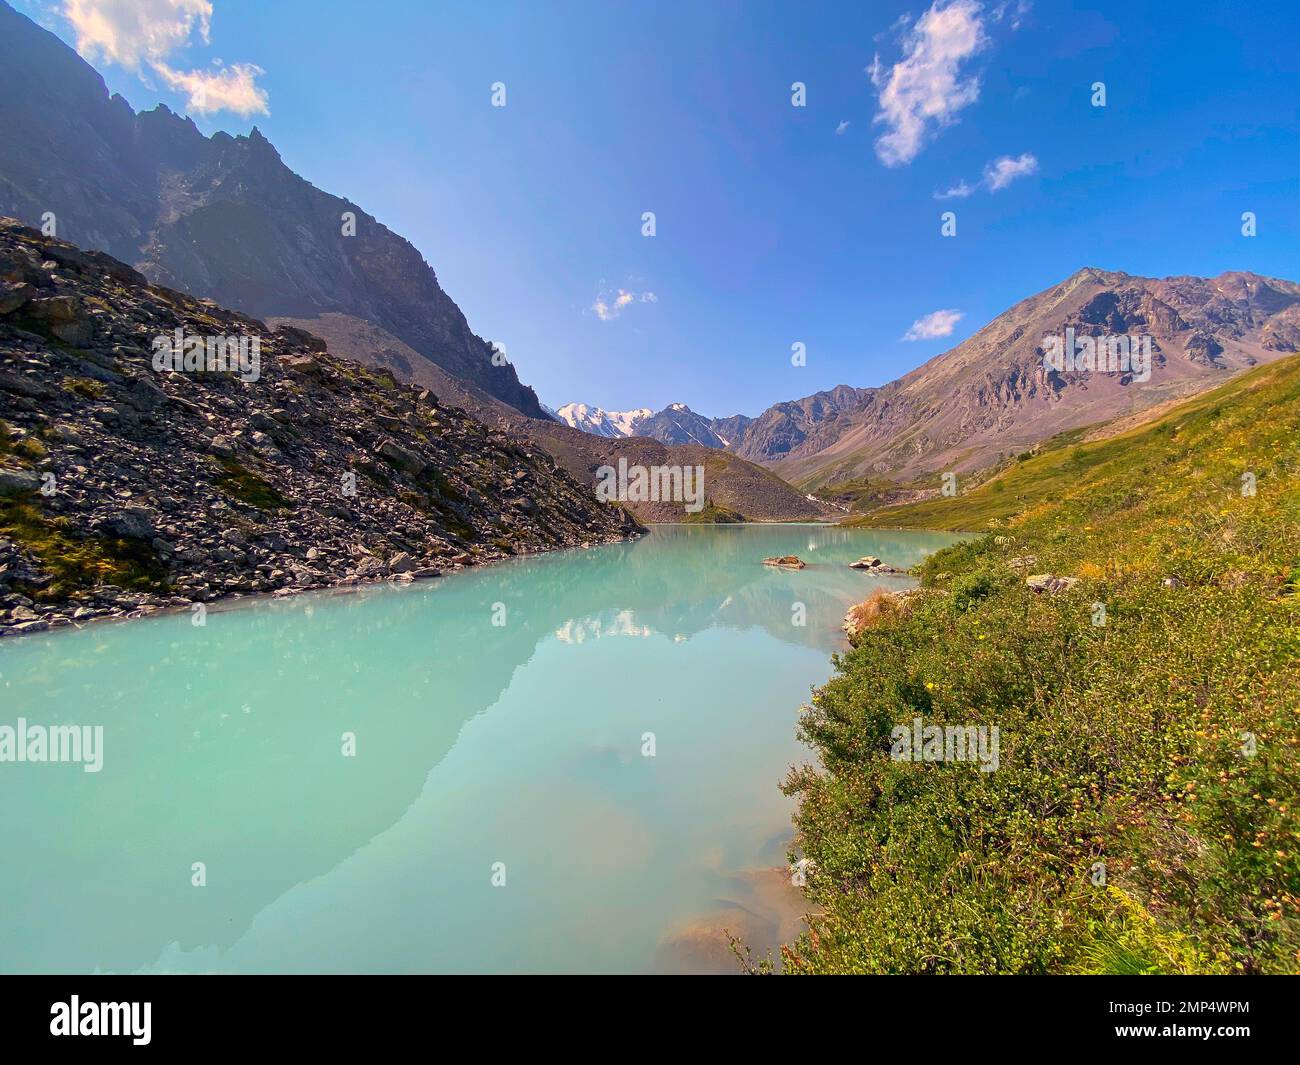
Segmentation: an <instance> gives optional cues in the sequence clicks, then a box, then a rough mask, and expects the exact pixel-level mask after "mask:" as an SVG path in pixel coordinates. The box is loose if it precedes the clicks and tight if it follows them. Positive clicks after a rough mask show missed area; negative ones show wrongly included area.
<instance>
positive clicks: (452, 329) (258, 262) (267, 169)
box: [0, 0, 543, 417]
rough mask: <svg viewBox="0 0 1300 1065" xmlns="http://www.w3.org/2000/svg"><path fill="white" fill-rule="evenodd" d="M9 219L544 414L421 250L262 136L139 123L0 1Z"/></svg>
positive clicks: (67, 51) (0, 181)
mask: <svg viewBox="0 0 1300 1065" xmlns="http://www.w3.org/2000/svg"><path fill="white" fill-rule="evenodd" d="M0 99H3V100H4V102H5V105H4V107H3V108H0V215H11V216H13V217H15V218H18V219H20V220H21V221H24V222H26V223H27V224H29V225H33V226H36V227H40V226H41V225H42V222H43V220H45V219H46V218H47V217H52V218H53V220H54V223H55V225H56V230H55V231H56V233H57V235H58V236H60V237H63V238H65V239H68V240H71V241H72V242H74V243H75V244H77V245H78V246H80V247H83V248H95V249H99V250H103V251H106V252H108V253H109V254H111V255H113V256H114V257H116V258H117V259H120V260H122V261H124V262H127V263H130V264H132V265H133V266H134V267H135V268H137V269H138V270H140V272H141V273H143V274H144V275H145V276H146V277H147V278H148V279H149V280H150V281H153V282H155V283H157V284H162V285H167V286H168V287H171V288H176V289H180V290H183V291H186V292H190V293H193V294H194V295H196V296H199V297H201V298H210V299H213V300H215V301H216V302H217V303H218V304H220V305H221V306H225V307H231V308H235V309H238V310H240V311H243V312H245V313H247V314H251V315H254V316H257V317H259V318H264V317H267V316H271V315H282V316H291V317H298V318H310V317H314V316H317V315H321V314H327V313H341V314H349V315H354V316H356V317H359V318H362V319H365V320H368V321H371V322H374V323H375V324H377V325H379V326H381V327H383V328H384V329H385V330H387V331H388V332H389V333H391V334H392V335H394V336H396V337H399V338H400V339H401V340H402V341H404V342H405V343H406V344H408V345H409V346H410V347H411V349H413V350H414V351H415V352H416V353H417V357H418V358H420V359H421V360H428V361H430V362H432V363H433V364H435V365H437V366H440V367H442V368H443V369H445V370H447V371H448V372H450V373H452V374H455V375H456V376H458V377H461V378H463V379H465V380H467V381H470V382H472V383H473V384H475V385H477V386H478V387H479V388H481V389H483V390H484V391H486V392H487V393H489V394H490V395H492V396H495V397H496V398H497V399H500V400H501V401H503V402H504V403H506V404H508V405H510V406H512V407H514V408H515V409H517V410H519V411H520V412H521V413H523V414H526V415H529V416H531V417H543V414H542V410H541V406H540V404H539V403H538V401H537V396H536V395H535V394H534V392H533V390H532V389H531V388H528V387H526V386H524V385H522V384H521V383H520V381H519V378H518V376H517V374H516V372H515V369H514V367H513V366H511V365H510V363H509V362H508V361H503V360H502V359H501V358H500V357H497V358H494V357H493V356H494V348H493V346H492V345H491V344H489V343H488V342H487V341H486V340H484V339H483V338H481V337H479V336H476V335H475V334H474V332H473V331H472V330H471V329H470V327H469V324H468V323H467V322H466V320H465V316H464V315H463V314H462V313H461V311H460V308H459V307H457V306H456V304H455V303H454V302H452V300H451V299H450V297H448V296H447V294H446V293H445V292H444V291H443V290H442V288H441V286H440V285H439V284H438V279H437V277H436V275H435V274H434V272H433V269H432V268H431V267H430V266H429V264H428V263H426V262H425V261H424V259H423V257H422V256H421V255H420V253H419V252H418V251H417V250H416V249H415V247H414V246H412V245H411V243H410V242H409V241H407V240H405V239H404V238H402V237H401V236H399V235H398V234H396V233H393V232H392V231H391V230H389V229H388V228H387V227H386V226H384V225H382V224H381V223H380V222H379V221H377V220H376V219H375V218H374V217H373V216H372V215H370V214H368V213H366V212H365V211H364V210H363V209H362V208H361V207H360V206H358V205H357V204H355V203H352V202H351V201H349V200H346V199H343V198H341V197H338V196H333V195H330V194H329V193H327V192H324V191H322V190H320V189H318V188H316V187H315V186H314V185H312V184H310V183H309V182H307V181H306V180H304V179H303V178H301V177H300V176H298V175H297V174H296V173H294V172H293V171H292V170H290V169H289V168H288V167H287V166H286V165H285V164H284V162H283V161H282V160H281V158H280V155H279V153H278V152H277V151H276V150H275V148H274V147H273V146H272V145H271V143H270V142H269V141H268V140H267V139H266V138H265V137H264V136H263V135H262V134H261V132H260V131H259V130H258V129H257V128H256V127H254V128H253V130H252V132H251V133H250V134H249V135H248V136H239V137H232V136H230V135H229V134H227V133H223V132H218V133H216V134H214V135H213V136H211V137H205V136H203V134H202V133H200V132H199V130H198V128H197V127H196V126H195V125H194V123H193V122H192V121H191V120H190V119H188V118H182V117H180V116H178V115H176V114H174V113H173V112H171V111H170V110H168V109H167V108H166V107H162V106H159V107H157V108H155V109H154V110H152V111H146V112H141V113H139V114H137V113H135V112H134V111H133V110H132V109H131V107H130V105H129V104H128V103H127V102H126V101H125V100H124V99H123V98H122V97H121V96H110V95H109V93H108V90H107V88H106V87H105V85H104V81H103V79H102V78H101V77H100V75H99V74H98V73H97V72H96V71H95V70H94V68H92V67H91V66H90V65H89V64H87V63H86V62H85V61H84V60H82V59H81V57H80V56H78V55H77V53H76V52H75V51H73V50H72V49H71V48H69V47H68V46H67V45H65V44H64V43H63V42H62V41H60V40H59V39H58V38H57V37H56V36H54V34H52V33H50V32H48V31H47V30H44V29H42V28H41V27H39V26H37V25H36V24H35V23H34V22H32V21H31V20H30V19H28V18H26V17H24V16H23V15H20V14H19V13H18V12H16V11H15V10H14V9H13V8H12V7H10V6H9V5H8V4H6V3H4V0H0Z"/></svg>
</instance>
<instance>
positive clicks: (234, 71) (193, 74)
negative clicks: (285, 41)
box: [154, 63, 268, 118]
mask: <svg viewBox="0 0 1300 1065" xmlns="http://www.w3.org/2000/svg"><path fill="white" fill-rule="evenodd" d="M154 69H155V70H157V71H158V75H159V77H161V78H162V79H163V80H164V81H165V82H167V84H168V85H169V86H170V87H171V88H173V89H175V90H177V91H178V92H182V91H183V92H185V93H187V94H188V96H189V99H188V102H187V104H186V106H187V107H188V108H189V109H190V110H191V111H197V112H198V113H199V114H211V113H212V112H214V111H233V112H234V113H235V114H237V115H243V116H244V117H245V118H247V117H248V116H249V115H265V114H267V113H268V109H267V103H268V101H267V98H266V90H264V89H260V88H258V86H257V76H258V75H259V74H263V73H265V71H263V70H262V68H261V67H259V66H254V65H253V64H252V63H236V64H234V65H233V66H229V67H226V66H215V67H214V68H213V69H212V70H172V69H171V68H170V67H168V66H166V65H165V64H162V63H155V64H154Z"/></svg>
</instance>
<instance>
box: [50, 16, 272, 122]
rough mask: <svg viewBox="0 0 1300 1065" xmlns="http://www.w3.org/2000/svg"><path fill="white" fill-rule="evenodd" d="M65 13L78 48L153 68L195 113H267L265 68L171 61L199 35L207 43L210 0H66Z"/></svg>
mask: <svg viewBox="0 0 1300 1065" xmlns="http://www.w3.org/2000/svg"><path fill="white" fill-rule="evenodd" d="M63 14H64V17H66V18H67V20H68V21H69V22H70V23H71V24H72V29H73V31H74V32H75V33H76V35H77V51H78V52H80V53H81V54H82V55H83V56H85V57H86V58H87V59H96V58H102V59H104V60H106V61H108V62H111V63H116V64H117V65H118V66H122V67H125V68H126V69H128V70H131V71H134V72H135V73H136V74H139V75H141V76H144V73H145V71H146V70H151V71H153V72H154V73H155V74H157V75H158V77H159V78H161V79H162V80H163V82H164V83H165V84H166V85H167V86H168V88H170V89H173V90H175V91H178V92H184V93H186V95H187V106H188V108H189V109H190V110H192V111H197V112H199V113H203V114H206V113H210V112H213V111H234V112H235V113H236V114H240V115H244V116H245V117H247V116H248V115H251V114H267V113H268V107H267V96H266V92H265V90H263V89H261V88H259V87H258V86H257V83H256V82H257V77H258V75H259V74H262V73H264V71H263V70H262V69H261V68H260V67H258V66H254V65H253V64H252V63H233V64H231V65H230V66H225V65H224V64H222V63H221V62H220V61H218V62H217V63H216V64H214V66H213V67H212V69H210V70H181V69H177V68H176V67H174V66H172V65H171V63H170V62H168V56H170V55H171V54H172V53H173V52H176V51H178V50H180V49H183V48H185V47H187V46H188V45H189V43H190V38H191V37H192V36H193V35H194V34H196V33H197V35H198V37H199V40H200V41H201V42H202V43H204V44H207V43H208V38H209V32H210V30H211V26H212V3H211V2H210V0H64V3H63Z"/></svg>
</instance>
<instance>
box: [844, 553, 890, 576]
mask: <svg viewBox="0 0 1300 1065" xmlns="http://www.w3.org/2000/svg"><path fill="white" fill-rule="evenodd" d="M849 569H864V570H868V571H870V572H871V573H902V572H903V571H902V570H899V569H895V568H894V567H893V566H887V565H885V563H883V562H881V561H880V559H878V558H876V556H875V555H863V556H862V557H861V558H860V559H858V560H857V561H856V562H850V563H849Z"/></svg>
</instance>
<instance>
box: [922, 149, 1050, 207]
mask: <svg viewBox="0 0 1300 1065" xmlns="http://www.w3.org/2000/svg"><path fill="white" fill-rule="evenodd" d="M1037 172H1038V157H1037V156H1036V155H1033V154H1031V153H1030V152H1024V153H1022V154H1021V155H1018V156H1016V157H1015V158H1012V157H1011V156H1009V155H1002V156H999V157H998V158H996V159H994V160H993V161H992V162H990V163H985V164H984V173H983V175H982V176H981V177H980V179H979V181H978V182H976V183H975V184H974V185H972V184H970V183H969V182H967V181H966V180H965V179H963V180H961V181H959V182H957V184H955V185H953V186H951V187H950V188H948V189H945V190H944V191H943V192H936V193H935V194H934V198H935V199H936V200H952V199H960V200H964V199H965V198H966V197H967V196H970V195H971V194H972V193H975V192H978V191H980V190H981V189H984V190H986V191H988V192H998V191H1000V190H1002V189H1005V188H1006V187H1007V186H1008V185H1010V184H1011V183H1012V182H1013V181H1015V180H1017V179H1018V178H1022V177H1028V176H1029V175H1030V174H1034V173H1037Z"/></svg>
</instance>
